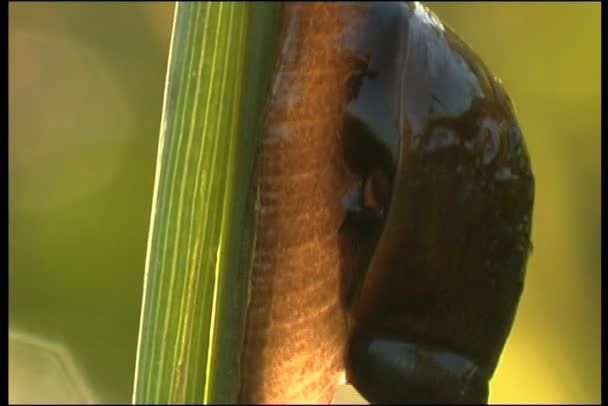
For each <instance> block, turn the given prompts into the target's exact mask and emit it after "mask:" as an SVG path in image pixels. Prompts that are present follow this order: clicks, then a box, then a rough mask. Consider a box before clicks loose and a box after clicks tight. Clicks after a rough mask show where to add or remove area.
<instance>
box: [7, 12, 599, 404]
mask: <svg viewBox="0 0 608 406" xmlns="http://www.w3.org/2000/svg"><path fill="white" fill-rule="evenodd" d="M427 5H428V6H429V7H430V8H431V9H432V10H433V11H434V12H436V13H437V14H438V15H439V17H440V18H441V19H442V21H443V22H444V23H445V24H447V25H449V26H450V27H451V28H453V29H454V30H455V31H456V32H457V33H458V34H459V35H460V36H461V37H463V38H464V39H465V40H466V41H467V42H468V43H469V44H470V45H471V46H472V48H473V49H475V50H476V51H477V53H479V54H480V55H481V57H482V58H483V59H484V61H485V62H486V63H487V65H488V66H489V67H490V69H491V70H492V71H493V72H494V73H495V74H496V75H497V76H498V77H499V78H501V79H502V81H503V83H504V85H505V87H506V88H507V89H508V91H509V94H510V96H511V98H512V99H513V101H514V104H515V107H516V110H517V113H518V118H519V121H520V124H521V127H522V129H523V132H524V136H525V137H526V141H527V143H528V148H529V151H530V154H531V157H532V165H533V170H534V173H535V176H536V204H535V208H534V218H533V234H532V238H533V244H534V250H533V252H532V256H531V258H530V262H529V266H528V277H527V280H526V287H525V291H524V295H523V298H522V302H521V306H520V309H519V312H518V315H517V319H516V322H515V325H514V327H513V332H512V334H511V336H510V338H509V340H508V342H507V347H506V349H505V352H504V354H503V356H502V358H501V361H500V364H499V366H498V369H497V372H496V375H495V377H494V379H493V381H492V385H491V399H490V400H491V402H493V403H528V402H531V403H598V402H600V401H601V384H600V376H601V369H600V359H601V343H600V330H601V310H600V307H601V306H600V296H601V287H600V279H601V273H600V272H601V271H600V260H601V233H600V221H601V208H600V204H601V198H600V192H601V186H600V179H601V177H600V168H601V149H600V146H601V124H600V108H601V93H600V92H601V90H600V86H601V57H600V47H601V38H600V32H601V4H600V3H579V2H576V3H544V2H543V3H477V2H475V3H429V4H427ZM172 15H173V4H172V3H156V2H150V3H103V2H102V3H97V2H94V3H88V4H87V3H72V2H67V3H24V4H17V3H11V4H10V5H9V255H10V261H9V322H10V328H11V329H13V330H19V331H24V332H26V334H29V335H32V336H36V337H38V339H39V340H49V341H50V342H52V343H54V344H53V345H62V346H63V347H65V348H66V349H67V350H69V353H70V354H71V357H72V359H73V361H74V363H76V364H77V367H78V370H79V371H80V373H81V374H82V375H83V381H86V382H88V383H89V384H90V386H91V390H92V391H93V392H94V393H95V398H96V399H100V400H101V401H103V402H128V401H130V394H131V387H132V382H133V368H134V361H135V348H136V337H137V329H138V320H139V307H140V300H141V290H142V281H143V265H144V258H145V250H146V238H147V229H148V221H149V216H150V214H149V213H150V204H151V196H152V186H153V178H154V168H155V159H156V148H157V141H158V130H159V123H160V113H161V105H162V95H163V89H164V80H165V70H166V62H167V55H168V49H169V38H170V32H171V24H172ZM37 342H38V341H37ZM344 396H345V397H344ZM344 396H342V397H341V398H340V400H341V401H348V400H353V399H354V398H353V397H352V393H349V392H348V390H347V391H346V392H345V395H344Z"/></svg>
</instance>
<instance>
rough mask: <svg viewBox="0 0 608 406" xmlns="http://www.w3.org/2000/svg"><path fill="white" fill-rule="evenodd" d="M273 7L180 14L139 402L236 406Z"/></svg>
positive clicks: (221, 6) (147, 280) (146, 299)
mask: <svg viewBox="0 0 608 406" xmlns="http://www.w3.org/2000/svg"><path fill="white" fill-rule="evenodd" d="M277 7H278V6H277V5H275V4H272V3H255V4H254V3H244V2H243V3H237V2H205V3H199V2H193V3H189V2H184V3H178V4H177V6H176V10H175V20H174V26H173V34H172V40H171V48H170V55H169V64H168V71H167V79H166V89H165V97H164V103H163V116H162V121H161V131H160V139H159V151H158V158H157V169H156V178H155V186H154V197H153V205H152V213H151V221H150V234H149V241H148V253H147V259H146V270H145V277H144V292H143V300H142V315H141V323H140V332H139V339H138V354H137V364H136V370H135V384H134V391H133V402H134V403H201V402H205V403H208V402H217V401H221V402H235V401H236V400H237V396H238V385H239V379H238V377H239V357H240V351H241V345H242V337H243V329H244V317H245V311H246V305H247V287H248V285H247V278H248V272H249V263H250V255H251V252H250V249H249V247H250V246H251V240H252V239H253V230H254V227H253V226H252V222H253V216H252V214H251V213H252V210H253V206H252V205H253V202H254V200H255V187H254V185H255V182H254V179H255V173H256V171H255V159H256V157H255V153H256V150H257V145H258V141H257V140H258V139H259V133H260V131H261V123H260V115H261V112H262V106H263V103H264V100H265V94H266V91H267V88H268V83H269V82H270V75H271V69H272V63H271V61H272V58H271V57H272V55H273V54H272V52H273V51H272V50H273V48H274V42H275V34H274V32H275V30H276V26H277V25H278V19H277V13H276V8H277Z"/></svg>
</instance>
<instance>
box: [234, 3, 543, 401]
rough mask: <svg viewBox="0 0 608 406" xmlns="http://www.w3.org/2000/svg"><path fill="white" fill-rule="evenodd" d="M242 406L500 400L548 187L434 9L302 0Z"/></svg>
mask: <svg viewBox="0 0 608 406" xmlns="http://www.w3.org/2000/svg"><path fill="white" fill-rule="evenodd" d="M284 12H285V15H284V18H285V20H284V21H285V28H284V30H283V36H282V53H281V56H280V57H279V59H280V60H279V63H278V67H277V73H276V74H275V79H274V88H273V95H272V98H271V102H270V104H269V108H268V112H267V114H266V119H265V129H266V136H265V138H264V140H263V145H262V152H261V161H260V165H261V169H260V183H259V185H260V187H259V195H260V198H259V202H258V212H257V224H258V227H257V233H258V237H257V242H256V251H255V254H254V267H253V275H252V289H251V304H250V310H249V316H248V329H247V336H246V340H245V351H244V353H243V369H242V371H243V379H242V382H243V386H242V390H241V401H245V402H258V403H278V402H280V403H286V402H305V403H313V402H327V401H328V400H329V399H330V398H331V395H332V394H333V391H334V390H335V387H336V386H337V384H338V382H339V379H340V374H341V373H342V371H343V369H345V370H346V379H347V381H349V382H350V383H352V384H353V385H354V386H355V387H356V388H357V389H358V390H359V391H360V393H361V394H362V395H363V396H364V397H365V398H366V399H367V400H368V401H370V402H372V403H412V402H413V403H415V402H422V403H452V402H456V403H459V402H460V403H462V402H471V403H486V402H487V397H488V381H489V380H490V379H491V377H492V374H493V372H494V369H495V368H496V364H497V362H498V359H499V357H500V354H501V352H502V349H503V347H504V344H505V341H506V339H507V337H508V334H509V332H510V329H511V325H512V322H513V319H514V316H515V312H516V309H517V304H518V302H519V298H520V296H521V293H522V289H523V281H524V276H525V267H526V261H527V257H528V253H529V250H530V246H531V245H530V230H531V216H532V206H533V200H534V178H533V175H532V172H531V169H530V162H529V157H528V153H527V150H526V146H525V143H524V140H523V138H522V136H521V131H520V129H519V125H518V123H517V120H516V118H515V114H514V111H513V107H512V105H511V102H510V100H509V98H508V96H507V94H506V92H505V91H504V89H503V87H502V85H501V84H500V82H499V81H498V80H497V79H496V78H495V77H494V76H493V75H492V74H491V73H490V72H489V70H488V68H487V67H486V66H485V65H484V64H483V62H482V61H481V60H480V59H479V58H478V57H477V56H476V55H475V54H474V53H473V51H472V50H471V49H470V48H469V47H468V46H467V45H466V44H465V43H464V42H463V41H462V40H460V39H459V38H458V37H457V36H456V35H455V34H454V33H453V32H452V31H451V30H450V29H449V28H447V27H444V26H443V24H442V23H441V22H440V21H439V19H438V18H437V17H436V16H434V15H433V14H432V13H431V12H430V11H429V10H427V9H426V8H424V7H423V6H421V5H420V4H418V3H413V4H409V3H321V4H312V3H305V4H291V3H289V4H287V5H286V6H285V10H284Z"/></svg>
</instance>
